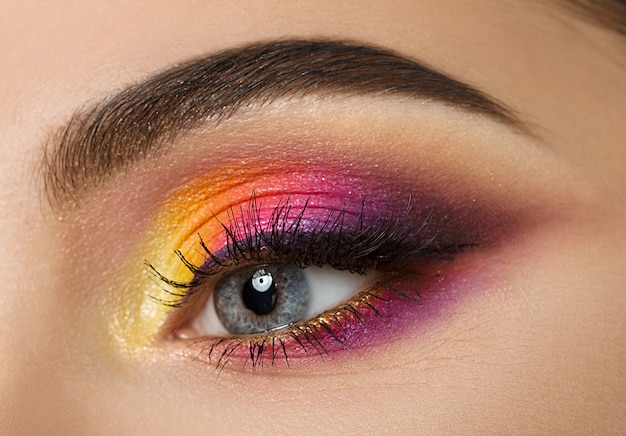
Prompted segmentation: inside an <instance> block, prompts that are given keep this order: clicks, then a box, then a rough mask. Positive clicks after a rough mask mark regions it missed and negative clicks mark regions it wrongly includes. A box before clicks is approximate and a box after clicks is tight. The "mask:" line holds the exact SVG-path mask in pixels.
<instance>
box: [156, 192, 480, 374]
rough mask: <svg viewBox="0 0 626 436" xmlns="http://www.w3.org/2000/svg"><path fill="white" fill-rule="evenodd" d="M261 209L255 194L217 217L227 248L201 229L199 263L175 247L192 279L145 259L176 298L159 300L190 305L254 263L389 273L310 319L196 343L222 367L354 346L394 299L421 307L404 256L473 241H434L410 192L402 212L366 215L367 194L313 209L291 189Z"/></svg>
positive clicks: (446, 250)
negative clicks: (352, 204) (216, 282)
mask: <svg viewBox="0 0 626 436" xmlns="http://www.w3.org/2000/svg"><path fill="white" fill-rule="evenodd" d="M263 210H264V208H263V204H262V203H261V202H259V201H258V200H257V198H256V195H255V193H253V194H252V196H251V198H250V200H249V201H248V202H247V207H243V206H242V207H239V208H238V209H235V208H234V207H233V206H231V207H230V208H229V209H228V211H227V222H222V221H220V220H219V219H218V218H217V217H216V216H214V217H213V218H214V219H215V220H216V221H217V222H218V223H219V224H220V225H221V227H222V229H223V232H224V235H225V239H226V242H225V244H224V247H223V248H221V249H219V250H218V251H213V250H211V249H210V248H209V247H208V245H207V244H206V242H205V241H204V240H203V238H202V236H201V235H200V234H198V240H199V246H200V248H201V252H202V255H203V257H204V259H205V261H204V263H203V264H202V265H196V264H194V263H193V262H191V261H189V260H188V259H187V257H186V256H185V255H184V254H183V253H182V252H181V251H180V250H177V251H176V252H175V253H176V255H177V256H178V258H179V259H180V261H181V262H182V263H183V264H184V266H185V267H186V268H187V269H188V270H189V271H190V272H191V273H192V274H193V278H192V279H191V280H189V281H176V280H172V279H170V278H167V277H165V276H164V275H163V274H161V273H160V272H159V271H158V270H157V269H156V268H155V267H154V266H153V265H152V264H150V263H149V262H148V261H146V264H147V265H148V268H149V269H150V271H151V272H152V273H153V274H154V275H155V276H156V277H157V278H158V280H160V281H161V282H163V283H164V284H165V285H167V287H168V288H169V289H165V292H167V293H168V294H169V295H171V296H172V297H173V299H172V300H171V301H166V300H163V299H156V298H155V300H157V301H158V302H159V303H161V304H164V305H166V306H170V307H175V308H184V307H187V306H190V305H192V304H193V301H194V300H196V296H197V294H203V293H204V292H202V291H203V290H204V289H205V287H206V286H205V285H206V284H207V282H209V281H212V279H213V278H214V277H216V276H219V275H220V274H222V273H224V272H225V271H228V270H231V269H233V268H236V267H240V266H246V265H254V264H258V265H262V264H271V263H292V264H294V265H295V266H297V267H298V268H302V269H305V268H309V267H312V266H317V267H322V266H330V267H332V268H334V269H336V270H339V271H346V272H350V273H354V274H361V275H365V274H366V273H367V271H368V270H379V271H382V272H383V273H384V276H385V278H384V279H383V280H380V281H378V282H377V283H375V284H373V285H372V286H370V287H369V288H368V289H366V290H364V291H361V292H360V293H358V294H357V295H356V296H355V297H353V298H352V299H351V300H350V301H348V302H345V303H343V304H340V305H339V306H337V307H335V308H332V309H330V310H327V311H325V312H324V313H322V314H320V315H318V316H316V317H314V318H313V319H311V320H304V321H300V322H298V323H295V324H292V325H288V326H282V327H280V328H279V329H277V330H270V331H268V332H264V333H258V334H251V335H232V336H228V337H216V338H210V337H205V338H200V339H199V340H197V341H196V342H194V344H195V343H202V344H203V346H202V351H201V352H200V354H199V356H198V357H202V358H203V359H205V360H207V361H209V362H210V363H214V364H215V366H216V367H217V369H218V370H221V369H223V368H224V367H225V366H226V365H227V364H228V362H229V361H230V359H231V357H233V356H235V355H237V356H239V355H241V356H244V362H243V366H244V368H245V367H246V365H247V364H248V363H249V364H250V365H251V367H252V369H253V370H255V369H257V368H263V367H264V365H265V364H266V361H267V360H269V364H270V365H271V366H273V365H274V364H275V363H276V361H277V359H279V358H280V359H282V360H284V362H285V364H286V365H287V366H289V364H290V354H291V353H290V351H291V350H292V349H294V348H298V349H299V351H301V352H303V353H304V354H305V355H309V354H310V353H311V354H315V355H318V356H319V357H321V358H322V359H324V358H325V356H328V355H329V351H330V350H329V348H330V347H331V346H333V345H335V346H339V348H343V349H349V348H350V345H349V343H348V342H349V341H348V338H349V336H351V335H352V333H353V332H354V331H355V330H358V329H360V328H363V327H364V325H365V324H364V318H365V317H366V316H367V317H368V318H369V317H370V315H373V317H375V318H378V319H379V320H380V321H381V322H386V321H387V320H388V319H389V318H392V317H393V315H394V314H393V310H392V309H391V308H390V307H389V306H390V305H391V303H392V302H393V301H395V300H398V299H403V300H407V301H410V302H413V303H415V304H417V305H418V306H419V307H421V304H422V303H421V300H422V299H423V297H422V295H421V294H420V293H419V292H418V290H417V289H415V288H414V287H412V286H407V285H406V284H404V280H403V278H404V279H406V278H409V279H413V280H415V278H416V277H417V278H421V277H420V274H419V272H418V273H410V274H405V273H403V272H401V271H400V270H401V269H402V268H400V267H401V266H402V265H403V263H405V262H406V261H409V260H413V259H416V258H417V259H428V258H432V257H433V256H435V257H437V258H439V257H441V256H444V257H446V256H451V255H454V254H456V253H460V252H462V251H464V250H466V249H467V248H470V247H473V244H458V245H447V246H437V244H435V243H434V242H435V240H436V237H437V233H436V232H432V231H429V225H430V221H431V217H430V215H427V216H426V217H422V218H421V219H420V220H419V221H417V223H415V219H414V218H413V217H412V216H411V211H412V203H411V198H410V197H409V198H408V199H407V201H406V205H405V206H404V207H401V208H400V210H399V211H398V210H397V209H394V208H392V207H391V205H390V204H388V205H387V207H386V208H385V209H384V210H383V211H381V212H379V213H377V214H375V215H376V216H375V217H373V218H369V217H368V215H367V214H366V210H367V203H366V201H365V200H362V202H361V204H360V208H359V209H358V212H356V213H354V212H351V210H350V208H349V207H348V205H347V204H344V205H343V206H341V207H332V208H330V209H327V210H324V209H313V208H312V207H311V200H310V199H307V200H306V201H305V202H304V204H303V205H302V206H298V207H297V208H296V206H294V205H293V204H291V200H290V197H289V196H287V197H284V198H281V199H279V200H278V201H277V204H276V205H275V206H274V207H273V208H271V213H270V214H269V216H268V217H267V218H265V219H263ZM265 210H266V209H265ZM289 344H291V345H289Z"/></svg>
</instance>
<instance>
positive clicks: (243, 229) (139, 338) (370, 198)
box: [113, 156, 519, 368]
mask: <svg viewBox="0 0 626 436" xmlns="http://www.w3.org/2000/svg"><path fill="white" fill-rule="evenodd" d="M326 157H327V158H326V159H319V160H309V161H308V162H302V161H291V160H284V161H281V162H278V163H277V161H275V160H269V161H264V160H263V159H257V160H253V159H249V160H246V162H245V163H244V164H242V165H240V166H237V165H229V166H225V167H222V168H219V169H213V170H210V171H201V172H199V173H198V174H197V175H196V176H194V177H192V178H190V179H189V180H187V181H186V182H185V183H184V184H183V186H181V187H178V188H177V189H175V190H173V191H172V192H170V193H169V194H168V195H167V196H166V198H165V199H164V200H163V201H162V203H161V207H160V211H159V212H158V213H157V214H156V218H155V219H154V222H153V224H152V226H151V227H152V230H151V231H150V232H149V233H148V236H149V242H148V243H147V244H146V245H147V246H148V248H149V249H148V250H147V251H146V254H145V264H144V265H143V268H144V269H143V271H142V272H141V274H140V276H141V277H142V279H141V280H136V281H134V282H132V283H129V284H128V285H127V286H126V289H127V292H126V293H127V295H129V296H130V298H127V299H126V300H125V307H124V308H123V310H120V311H119V312H118V313H119V316H118V317H117V318H116V320H115V322H114V324H113V330H114V332H115V334H117V335H119V336H118V338H120V339H121V340H122V341H123V343H124V344H125V345H126V346H129V347H130V348H131V349H132V348H135V349H137V348H141V347H145V346H149V345H150V344H152V343H154V341H155V340H159V337H161V338H162V339H161V340H166V341H179V342H181V344H186V345H185V347H186V348H185V349H186V350H188V351H189V352H195V357H196V358H199V359H201V360H205V361H210V363H212V364H214V365H215V366H218V367H224V366H225V365H226V364H227V363H228V364H233V365H239V366H241V367H246V366H248V367H253V368H257V367H261V366H264V365H266V364H270V365H271V364H275V365H278V362H281V364H287V365H290V364H291V365H293V363H294V362H298V361H300V362H304V361H305V360H307V359H309V358H313V357H317V358H320V357H321V358H324V356H327V355H330V353H335V352H337V351H340V350H347V349H351V350H352V349H355V348H360V347H362V346H364V345H366V344H368V343H371V342H373V341H374V340H376V341H378V340H380V338H383V337H389V335H392V334H393V333H392V332H394V331H396V330H397V329H398V328H400V327H401V326H406V324H407V323H409V321H411V320H413V321H414V320H415V319H417V318H418V317H417V316H416V314H417V313H420V314H421V315H420V316H424V314H426V313H431V312H432V311H433V310H434V308H432V307H430V308H428V309H427V310H424V307H426V306H430V305H431V303H432V302H433V301H435V298H433V296H434V295H436V292H434V290H435V289H437V288H438V286H439V288H441V287H442V286H441V283H443V282H446V281H450V280H451V278H450V274H451V273H450V274H447V273H446V271H451V270H452V269H453V268H452V266H451V265H456V264H457V262H456V261H455V259H456V257H466V256H470V255H471V253H472V252H473V251H474V250H482V249H486V248H488V247H490V246H492V245H494V244H496V243H497V241H499V240H501V237H502V235H503V234H505V233H506V232H508V231H509V230H510V228H511V225H512V223H513V222H515V221H516V220H517V219H518V218H519V217H517V218H515V217H513V216H512V215H510V214H507V213H505V212H502V213H499V214H495V213H494V210H493V206H492V205H491V204H489V203H488V202H481V201H476V198H473V199H472V198H468V197H467V196H466V195H461V194H459V195H457V196H455V195H452V194H450V193H446V192H445V191H444V190H443V189H442V188H441V187H433V186H428V185H426V184H424V183H422V184H416V182H415V181H414V180H411V178H410V177H406V176H402V175H400V174H398V173H397V172H394V171H393V170H390V169H389V168H385V167H382V166H375V167H371V166H368V165H364V164H362V163H358V162H354V161H351V162H347V161H345V159H342V158H334V159H333V158H330V157H328V156H326ZM285 262H291V263H294V264H295V265H297V266H298V267H299V268H307V267H311V266H318V267H320V266H330V267H332V268H335V269H337V270H339V271H345V273H346V274H350V273H352V274H365V275H366V277H367V276H368V274H369V276H370V277H375V280H373V281H371V283H370V284H369V285H368V286H367V287H366V288H364V289H359V290H358V291H357V292H356V293H355V295H354V296H353V297H351V298H350V299H348V300H347V301H345V302H343V303H341V304H339V305H337V306H336V307H330V308H328V310H326V311H324V312H323V313H320V314H317V315H316V316H314V317H313V318H312V319H310V320H308V319H305V320H302V321H298V322H295V323H291V324H290V325H288V326H283V327H284V328H280V329H277V330H272V331H268V332H260V333H258V334H252V335H228V336H224V337H210V336H209V337H205V336H203V335H202V333H201V332H198V331H195V330H194V328H193V325H192V323H190V320H193V319H194V317H197V315H198V312H199V311H200V310H201V309H202V307H203V305H205V304H206V301H207V300H208V298H209V296H210V295H211V293H212V292H214V291H213V287H214V285H215V283H216V281H217V280H218V279H219V277H220V276H221V275H223V274H226V273H228V272H229V271H232V270H233V269H236V268H238V267H243V266H249V265H271V264H277V263H285ZM374 272H375V274H374ZM455 274H456V273H455ZM134 276H135V277H137V276H138V275H137V274H135V275H134ZM328 292H333V290H332V289H329V290H328ZM437 299H438V300H439V301H440V303H438V304H439V305H441V304H442V303H441V301H443V299H442V298H439V297H437ZM411 322H412V321H411ZM181 346H182V345H181ZM194 350H195V351H194Z"/></svg>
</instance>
